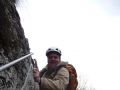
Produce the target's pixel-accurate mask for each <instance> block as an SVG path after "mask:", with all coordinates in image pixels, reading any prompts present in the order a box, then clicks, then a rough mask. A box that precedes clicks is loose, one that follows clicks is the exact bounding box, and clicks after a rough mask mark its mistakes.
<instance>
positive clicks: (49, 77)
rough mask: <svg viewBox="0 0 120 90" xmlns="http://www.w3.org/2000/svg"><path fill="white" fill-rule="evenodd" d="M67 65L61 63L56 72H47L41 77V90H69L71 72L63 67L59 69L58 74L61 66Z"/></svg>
mask: <svg viewBox="0 0 120 90" xmlns="http://www.w3.org/2000/svg"><path fill="white" fill-rule="evenodd" d="M65 64H67V63H65V62H61V63H60V64H58V65H57V67H56V68H55V70H52V71H49V70H47V68H44V69H46V70H47V71H46V72H45V73H44V74H43V76H42V77H41V84H40V88H41V89H40V90H67V86H68V84H69V72H68V70H67V69H66V68H64V67H61V68H60V69H58V71H57V73H55V72H56V69H57V68H58V67H59V66H61V65H65Z"/></svg>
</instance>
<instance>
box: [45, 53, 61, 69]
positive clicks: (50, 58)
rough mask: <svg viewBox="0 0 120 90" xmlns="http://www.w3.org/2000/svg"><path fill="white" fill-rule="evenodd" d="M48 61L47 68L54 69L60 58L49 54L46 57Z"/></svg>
mask: <svg viewBox="0 0 120 90" xmlns="http://www.w3.org/2000/svg"><path fill="white" fill-rule="evenodd" d="M47 59H48V67H49V68H54V67H55V66H56V65H57V64H58V63H59V62H60V56H59V55H58V54H55V53H51V54H49V55H48V56H47Z"/></svg>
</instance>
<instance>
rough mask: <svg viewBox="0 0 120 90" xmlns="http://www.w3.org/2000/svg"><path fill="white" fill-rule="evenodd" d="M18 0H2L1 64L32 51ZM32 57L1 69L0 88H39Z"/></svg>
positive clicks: (26, 89)
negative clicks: (18, 6)
mask: <svg viewBox="0 0 120 90" xmlns="http://www.w3.org/2000/svg"><path fill="white" fill-rule="evenodd" d="M15 2H16V0H0V66H3V65H5V64H7V63H9V62H11V61H13V60H15V59H18V58H20V57H22V56H24V55H27V54H29V53H30V49H29V44H28V40H27V38H26V37H25V35H24V30H23V28H22V26H21V23H20V17H19V14H18V12H17V10H16V7H15ZM31 71H32V67H31V60H30V57H29V58H26V60H24V61H21V62H19V63H17V64H15V65H13V66H12V67H10V68H7V69H5V70H3V71H0V90H38V85H37V84H36V83H35V82H34V80H33V77H32V72H31Z"/></svg>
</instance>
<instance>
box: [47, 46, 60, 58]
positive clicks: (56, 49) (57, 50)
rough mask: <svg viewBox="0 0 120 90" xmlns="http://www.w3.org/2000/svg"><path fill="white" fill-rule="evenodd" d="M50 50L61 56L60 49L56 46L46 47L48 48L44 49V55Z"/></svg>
mask: <svg viewBox="0 0 120 90" xmlns="http://www.w3.org/2000/svg"><path fill="white" fill-rule="evenodd" d="M51 52H55V53H57V54H58V55H60V56H61V50H59V49H58V48H56V47H51V48H48V50H47V51H46V56H47V55H48V54H49V53H51Z"/></svg>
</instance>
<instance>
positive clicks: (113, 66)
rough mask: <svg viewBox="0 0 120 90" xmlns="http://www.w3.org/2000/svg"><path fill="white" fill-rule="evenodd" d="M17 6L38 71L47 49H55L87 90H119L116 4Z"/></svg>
mask: <svg viewBox="0 0 120 90" xmlns="http://www.w3.org/2000/svg"><path fill="white" fill-rule="evenodd" d="M19 6H20V7H19ZM19 6H18V11H19V13H20V17H21V23H22V26H23V28H24V31H25V35H26V37H27V38H28V39H29V44H30V48H31V52H33V53H34V55H33V58H36V59H37V61H38V66H39V68H40V69H41V68H42V67H44V66H45V65H46V63H47V58H46V56H45V52H46V49H47V48H49V47H51V46H56V47H58V48H60V49H61V51H62V53H63V55H62V60H64V61H68V62H69V63H72V64H73V65H74V66H75V67H76V69H77V72H78V75H79V76H81V78H83V79H84V80H86V81H87V83H88V84H89V86H90V87H94V88H95V89H96V90H120V85H119V82H120V73H119V72H120V71H119V68H120V25H119V24H120V12H118V10H120V7H119V1H117V0H109V1H108V0H26V1H24V2H23V0H22V1H21V3H20V4H19ZM21 7H22V8H21Z"/></svg>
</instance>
